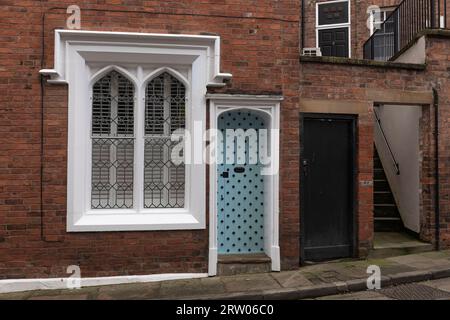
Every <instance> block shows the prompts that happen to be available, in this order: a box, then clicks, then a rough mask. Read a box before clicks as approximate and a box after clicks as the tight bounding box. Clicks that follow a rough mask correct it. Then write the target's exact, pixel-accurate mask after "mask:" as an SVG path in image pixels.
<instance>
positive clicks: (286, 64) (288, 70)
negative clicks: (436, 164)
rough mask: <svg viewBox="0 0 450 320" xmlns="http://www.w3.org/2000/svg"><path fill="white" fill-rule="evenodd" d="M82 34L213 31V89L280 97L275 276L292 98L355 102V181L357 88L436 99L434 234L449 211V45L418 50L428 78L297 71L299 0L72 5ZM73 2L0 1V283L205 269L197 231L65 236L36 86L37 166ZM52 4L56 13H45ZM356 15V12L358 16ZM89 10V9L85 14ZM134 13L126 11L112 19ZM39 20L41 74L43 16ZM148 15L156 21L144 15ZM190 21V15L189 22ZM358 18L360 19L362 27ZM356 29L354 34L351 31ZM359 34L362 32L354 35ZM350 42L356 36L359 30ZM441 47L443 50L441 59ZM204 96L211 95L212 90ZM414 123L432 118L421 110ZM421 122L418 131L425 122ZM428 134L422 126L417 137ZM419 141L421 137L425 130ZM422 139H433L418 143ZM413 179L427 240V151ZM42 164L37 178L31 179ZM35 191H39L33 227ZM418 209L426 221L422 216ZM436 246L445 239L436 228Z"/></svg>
mask: <svg viewBox="0 0 450 320" xmlns="http://www.w3.org/2000/svg"><path fill="white" fill-rule="evenodd" d="M77 3H78V5H80V7H81V9H82V29H83V30H103V31H133V32H156V33H185V34H204V33H208V34H218V35H220V36H221V37H222V71H223V72H231V73H233V75H234V77H233V80H232V82H231V83H230V84H229V85H228V86H227V87H226V88H224V89H220V90H215V91H216V92H226V93H248V94H282V95H283V96H284V97H285V100H284V101H283V103H282V107H281V127H282V132H281V146H280V150H281V159H280V160H281V161H280V163H282V167H281V172H280V187H281V192H280V246H281V262H282V268H283V269H289V268H295V267H297V266H298V262H299V213H298V208H299V97H300V99H301V98H316V99H336V100H354V101H363V102H364V103H366V104H367V113H366V114H364V115H362V116H360V117H359V119H358V146H359V148H358V181H359V182H363V181H370V180H371V179H372V152H373V151H372V134H373V133H372V130H373V128H372V126H373V119H372V109H371V108H372V104H371V102H370V101H367V99H366V97H365V90H366V89H367V88H397V89H406V90H429V89H430V85H431V84H434V85H436V86H437V87H438V88H439V90H440V91H439V92H440V99H441V106H440V108H441V116H440V118H441V131H442V135H441V145H440V148H441V149H440V151H441V159H440V160H441V167H442V168H441V172H442V178H441V185H442V187H441V198H442V200H441V211H442V212H443V214H442V216H441V226H442V228H447V230H448V225H449V219H450V213H449V211H450V207H449V195H448V193H449V182H450V181H449V179H450V172H449V170H450V169H449V168H450V166H449V161H450V160H449V156H448V153H449V150H450V147H449V141H450V139H448V137H449V136H450V132H449V129H448V128H449V126H448V119H449V118H450V115H449V112H450V111H449V110H450V109H449V108H448V102H449V96H448V95H449V92H450V90H448V88H449V82H448V81H449V80H448V70H449V69H448V68H449V66H448V64H449V62H448V61H449V56H448V54H445V53H443V52H450V51H449V50H448V49H449V48H448V46H449V44H450V41H448V39H438V38H436V39H435V38H433V40H432V41H430V42H429V43H428V44H427V46H428V47H427V51H428V53H429V55H430V62H429V64H428V67H427V70H426V71H425V72H422V71H412V70H403V69H399V70H397V69H386V68H373V67H361V66H351V65H348V66H345V65H334V64H320V63H302V64H300V63H299V52H298V48H299V39H300V35H299V27H298V26H299V12H300V1H290V0H283V1H270V0H258V1H256V0H253V1H249V0H242V1H241V0H222V1H216V0H204V1H201V2H198V1H180V0H177V1H143V0H142V1H141V0H133V1H119V0H114V1H113V0H111V1H108V0H97V1H95V0H89V1H78V2H77ZM70 4H73V2H72V1H68V0H64V1H31V0H29V1H27V0H21V1H2V5H3V7H2V10H1V11H0V26H1V27H2V28H0V44H1V45H0V58H1V59H0V90H1V92H2V94H1V95H0V131H1V132H2V134H1V136H0V142H1V147H0V257H1V259H0V278H23V277H55V276H64V275H66V274H65V268H66V267H67V266H68V265H71V264H78V265H80V266H81V269H82V275H83V276H111V275H126V274H151V273H161V272H164V273H166V272H206V270H207V258H208V257H207V255H208V231H207V230H200V231H170V232H104V233H103V232H102V233H76V234H68V233H66V232H65V219H66V169H67V167H66V166H67V88H66V87H65V86H54V85H48V84H45V86H44V119H45V121H44V126H43V131H44V135H43V139H44V144H43V146H44V149H43V161H41V156H40V155H41V152H40V149H41V121H40V117H41V102H40V100H41V99H40V96H41V86H40V77H39V75H38V71H39V70H40V69H41V68H49V67H53V41H54V40H53V30H54V29H55V28H64V27H65V19H66V18H67V15H66V13H65V9H64V8H65V7H66V6H68V5H70ZM53 7H58V8H59V9H50V8H53ZM362 7H363V6H362V5H361V8H362ZM88 8H91V9H96V11H94V10H87V9H88ZM120 10H128V11H129V10H135V11H136V12H119V11H120ZM44 12H45V25H44V28H43V31H44V49H45V57H44V59H43V63H42V65H41V59H42V56H41V54H42V50H43V47H42V45H41V30H42V29H41V28H42V15H43V13H44ZM151 12H153V13H155V12H159V13H158V14H152V13H151ZM194 13H195V15H193V14H194ZM364 21H365V20H364ZM358 30H359V29H358ZM364 32H366V31H364ZM358 34H359V33H358ZM445 50H447V51H445ZM211 92H213V91H212V90H211ZM424 114H425V118H424V119H425V120H424V123H425V124H426V123H429V121H428V118H427V117H430V118H429V120H430V121H431V120H432V114H433V112H432V110H431V109H430V111H429V112H428V113H424ZM427 121H428V122H427ZM426 130H428V129H426ZM426 132H427V133H428V134H429V131H426ZM426 139H432V137H429V136H427V138H426ZM426 139H425V138H424V140H423V145H426V146H429V148H430V149H429V150H428V151H427V154H429V156H428V157H429V158H427V160H426V161H428V162H426V163H425V164H424V168H427V169H426V172H427V173H426V174H424V175H423V181H426V183H427V189H426V190H427V193H426V194H427V196H424V199H423V205H424V206H425V207H427V208H428V209H427V216H426V217H425V219H424V222H423V225H424V226H427V229H426V231H425V232H426V233H427V234H428V235H430V236H431V234H432V230H431V228H432V226H433V225H434V223H433V221H434V220H433V216H432V210H434V209H433V208H434V203H433V202H432V199H433V192H434V186H433V183H434V180H433V179H434V178H433V175H432V173H433V165H432V154H433V147H432V146H430V145H432V143H429V141H433V140H426ZM41 165H42V166H43V174H42V176H41ZM41 182H42V187H43V189H42V190H43V192H42V205H43V209H44V210H43V218H42V219H41V212H40V207H41V198H40V197H41V193H40V190H41ZM372 202H373V201H372V187H371V186H363V185H362V184H361V183H359V187H358V225H359V231H358V238H359V251H360V255H362V256H364V255H365V254H366V253H367V251H368V248H370V245H371V242H372V232H373V221H372V213H371V210H372ZM428 211H429V212H428ZM442 238H443V242H444V244H446V245H447V246H448V245H449V244H450V232H449V231H443V232H442Z"/></svg>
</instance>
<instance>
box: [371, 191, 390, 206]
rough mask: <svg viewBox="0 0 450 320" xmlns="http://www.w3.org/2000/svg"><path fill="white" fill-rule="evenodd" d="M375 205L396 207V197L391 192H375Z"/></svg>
mask: <svg viewBox="0 0 450 320" xmlns="http://www.w3.org/2000/svg"><path fill="white" fill-rule="evenodd" d="M373 203H374V204H393V205H395V200H394V196H393V195H392V193H391V192H390V191H374V192H373Z"/></svg>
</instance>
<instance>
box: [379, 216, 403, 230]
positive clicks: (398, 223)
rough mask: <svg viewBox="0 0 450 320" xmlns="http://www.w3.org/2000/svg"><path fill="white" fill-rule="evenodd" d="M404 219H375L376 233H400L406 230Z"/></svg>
mask: <svg viewBox="0 0 450 320" xmlns="http://www.w3.org/2000/svg"><path fill="white" fill-rule="evenodd" d="M404 228H405V227H404V226H403V222H402V219H400V218H397V217H382V218H380V217H375V218H374V231H375V232H396V231H397V232H400V231H402V230H403V229H404Z"/></svg>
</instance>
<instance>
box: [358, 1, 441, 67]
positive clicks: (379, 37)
mask: <svg viewBox="0 0 450 320" xmlns="http://www.w3.org/2000/svg"><path fill="white" fill-rule="evenodd" d="M438 28H443V29H446V28H447V0H403V1H402V2H401V3H400V4H399V5H398V6H397V7H396V8H395V10H394V11H393V12H392V13H391V14H390V15H389V16H388V17H387V18H386V20H385V21H384V22H383V23H382V24H381V25H380V26H379V28H377V30H376V31H375V32H374V33H373V34H372V36H371V37H370V38H369V39H368V40H367V41H366V42H365V43H364V59H370V60H382V61H387V60H390V59H391V58H392V57H393V56H395V55H396V54H397V53H398V52H399V51H400V50H401V49H402V48H404V47H405V46H406V45H408V44H409V43H410V42H411V41H412V40H413V39H414V38H415V37H416V35H417V34H418V33H419V32H420V31H422V30H424V29H438Z"/></svg>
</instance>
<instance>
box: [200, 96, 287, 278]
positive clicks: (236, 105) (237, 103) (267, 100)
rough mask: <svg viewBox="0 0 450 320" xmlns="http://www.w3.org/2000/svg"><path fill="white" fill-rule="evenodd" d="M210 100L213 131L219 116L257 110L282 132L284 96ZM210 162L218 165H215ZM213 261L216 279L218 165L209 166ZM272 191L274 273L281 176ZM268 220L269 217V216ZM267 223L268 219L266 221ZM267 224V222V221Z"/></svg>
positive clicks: (274, 146)
mask: <svg viewBox="0 0 450 320" xmlns="http://www.w3.org/2000/svg"><path fill="white" fill-rule="evenodd" d="M207 99H208V100H209V101H210V106H209V108H210V119H209V120H210V129H217V118H218V116H219V115H220V114H221V113H223V112H226V111H229V110H241V109H245V110H253V111H256V112H260V113H264V114H265V115H266V116H268V117H269V118H270V128H269V129H274V130H279V129H280V103H281V101H282V100H283V98H282V97H280V96H265V95H264V96H262V95H259V96H258V95H254V96H252V95H225V94H209V95H207ZM279 143H280V142H279V136H276V137H274V136H272V137H271V156H272V161H273V164H272V165H273V167H274V168H275V169H276V170H277V171H278V169H279V148H280V146H279ZM210 163H215V162H211V161H210ZM209 177H210V178H209V179H210V180H209V258H208V274H209V275H210V276H215V275H216V274H217V260H218V251H217V166H216V165H215V164H211V165H210V166H209ZM269 178H270V182H269V184H270V189H271V190H269V191H268V192H264V193H265V194H267V195H268V196H269V197H270V199H269V202H268V203H269V205H268V208H267V209H268V210H267V214H268V217H267V224H268V225H265V228H268V229H269V230H270V231H269V233H268V234H269V237H270V239H265V240H267V241H268V243H269V245H268V247H267V246H265V253H266V254H267V255H268V256H269V257H270V258H271V260H272V271H280V264H281V262H280V247H279V174H275V175H272V176H269ZM265 218H266V217H265ZM265 221H266V219H265ZM265 223H266V222H265Z"/></svg>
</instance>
